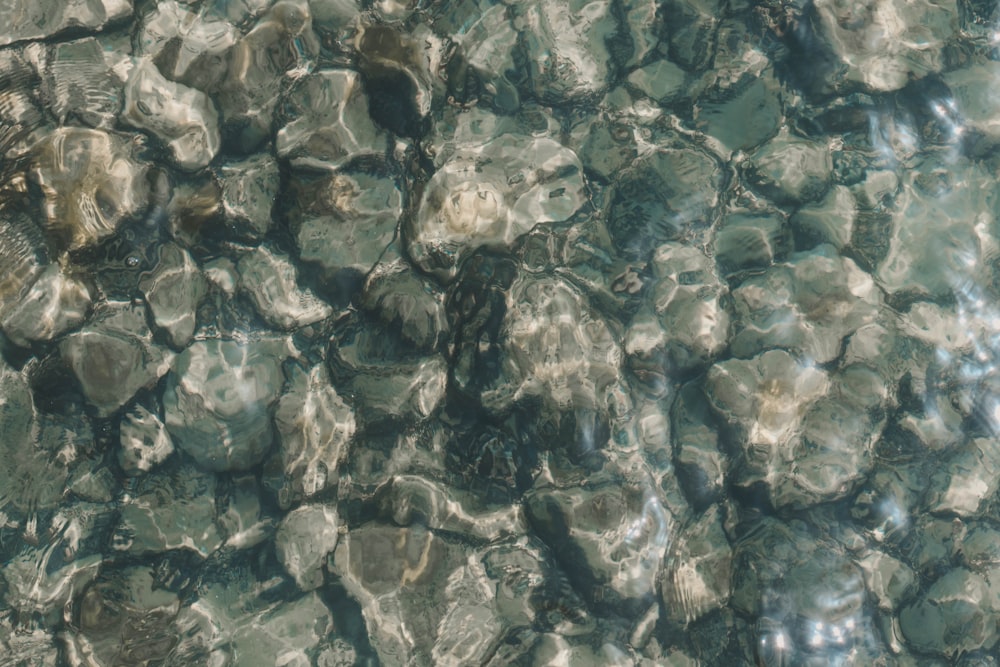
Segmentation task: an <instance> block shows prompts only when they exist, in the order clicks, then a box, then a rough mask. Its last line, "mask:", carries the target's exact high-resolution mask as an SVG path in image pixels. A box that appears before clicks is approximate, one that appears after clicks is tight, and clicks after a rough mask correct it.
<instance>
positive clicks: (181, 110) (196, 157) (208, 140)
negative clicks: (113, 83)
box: [122, 59, 222, 171]
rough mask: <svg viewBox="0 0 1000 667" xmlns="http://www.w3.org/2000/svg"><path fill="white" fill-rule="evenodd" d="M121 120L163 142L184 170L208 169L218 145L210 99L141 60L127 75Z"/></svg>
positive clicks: (219, 143)
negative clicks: (168, 77)
mask: <svg viewBox="0 0 1000 667" xmlns="http://www.w3.org/2000/svg"><path fill="white" fill-rule="evenodd" d="M122 118H123V120H124V121H125V122H127V123H128V124H129V125H132V126H133V127H137V128H139V129H141V130H148V131H149V132H151V133H152V134H153V135H154V136H156V137H157V138H158V139H159V140H160V141H162V142H163V143H164V144H165V145H166V146H167V148H168V149H170V153H171V155H172V157H173V160H174V162H175V163H176V165H177V166H178V167H180V168H181V169H183V170H184V171H197V170H199V169H201V168H202V167H205V166H208V164H209V163H210V162H211V161H212V160H214V159H215V156H216V154H217V153H218V152H219V148H220V146H221V142H222V140H221V137H220V135H219V122H218V111H217V110H216V108H215V104H214V103H213V102H212V100H211V99H209V97H208V96H207V95H205V93H203V92H201V91H200V90H196V89H194V88H188V87H187V86H184V85H182V84H179V83H174V82H173V81H170V80H168V79H166V78H164V77H163V75H162V74H160V71H159V70H158V69H157V68H156V65H154V64H153V62H152V61H151V60H147V59H143V60H140V61H139V62H138V63H137V64H136V65H135V67H134V69H133V70H132V71H131V72H130V73H129V78H128V82H127V83H126V85H125V109H124V112H123V115H122Z"/></svg>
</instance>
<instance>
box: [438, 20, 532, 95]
mask: <svg viewBox="0 0 1000 667" xmlns="http://www.w3.org/2000/svg"><path fill="white" fill-rule="evenodd" d="M471 13H472V16H469V17H468V22H467V23H464V24H462V25H456V26H455V30H454V31H453V32H454V33H455V34H454V35H453V37H452V38H453V39H454V40H455V42H456V43H457V44H459V45H460V47H461V50H460V51H458V52H457V53H455V54H454V55H453V56H452V58H451V60H450V61H449V63H448V69H447V70H446V71H447V74H448V96H449V99H450V100H453V101H454V102H457V103H458V104H470V103H474V102H477V101H479V100H480V99H483V98H485V100H486V101H489V102H492V104H493V106H494V108H497V109H500V110H503V111H507V112H512V111H514V110H516V109H517V108H518V107H519V106H520V103H521V100H520V94H519V93H518V90H517V88H516V87H515V86H514V84H513V83H512V82H511V76H510V75H511V74H512V73H514V72H516V71H517V66H516V65H515V63H514V58H515V54H516V53H517V46H518V39H519V35H518V32H517V30H516V29H515V27H514V24H513V21H512V18H513V17H512V14H513V13H514V12H513V11H512V9H511V8H510V7H507V6H505V5H495V6H493V7H488V8H485V10H480V9H479V8H478V7H476V8H475V11H474V12H471ZM515 78H516V77H515Z"/></svg>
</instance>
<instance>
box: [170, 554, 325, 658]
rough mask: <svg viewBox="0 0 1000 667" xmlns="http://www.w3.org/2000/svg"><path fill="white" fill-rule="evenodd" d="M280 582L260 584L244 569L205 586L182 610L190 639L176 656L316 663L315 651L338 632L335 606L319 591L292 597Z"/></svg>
mask: <svg viewBox="0 0 1000 667" xmlns="http://www.w3.org/2000/svg"><path fill="white" fill-rule="evenodd" d="M279 583H280V582H279V581H278V580H270V581H265V582H258V581H257V580H256V578H254V577H252V576H249V573H248V572H246V571H245V570H241V571H239V572H235V573H232V574H231V575H229V576H228V577H227V578H226V580H224V581H221V582H216V583H212V584H206V585H204V586H203V588H202V590H201V591H200V594H199V596H198V598H197V600H195V601H194V602H193V603H192V604H191V605H190V606H188V607H184V608H182V609H181V610H180V612H179V613H178V614H177V617H176V619H175V621H174V631H175V633H176V634H177V635H178V636H181V637H184V638H185V640H186V641H184V642H181V643H180V644H179V645H178V646H177V648H176V650H175V651H174V652H173V654H172V655H173V656H175V657H176V658H177V659H178V660H179V661H180V662H182V663H186V664H192V663H196V662H208V661H211V662H212V664H215V663H218V664H231V663H232V662H234V661H236V660H238V661H239V662H240V664H241V665H247V666H248V667H270V666H271V665H279V664H280V665H288V666H289V667H292V666H294V667H305V666H306V665H310V664H312V663H311V661H310V659H309V655H310V654H312V653H314V652H316V651H317V650H318V649H319V647H320V646H322V645H323V643H324V641H325V640H326V638H327V637H328V636H329V635H330V634H331V633H332V628H333V617H332V615H331V613H330V609H329V608H328V607H327V606H326V605H325V604H324V603H323V600H322V599H320V597H319V595H318V594H317V593H315V592H313V593H308V594H306V595H303V596H302V597H299V598H295V599H287V592H284V591H280V589H279V590H275V589H276V587H277V585H278V584H279ZM276 597H277V598H278V600H280V601H276Z"/></svg>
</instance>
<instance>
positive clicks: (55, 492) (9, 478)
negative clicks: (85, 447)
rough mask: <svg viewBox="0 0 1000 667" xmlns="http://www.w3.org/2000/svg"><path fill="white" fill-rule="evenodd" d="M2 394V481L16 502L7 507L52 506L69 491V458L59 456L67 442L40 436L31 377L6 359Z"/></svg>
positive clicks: (29, 509) (1, 370)
mask: <svg viewBox="0 0 1000 667" xmlns="http://www.w3.org/2000/svg"><path fill="white" fill-rule="evenodd" d="M0 396H2V397H3V398H2V400H0V431H2V432H3V433H4V437H3V438H0V454H2V458H0V461H2V463H0V484H2V485H3V488H4V489H5V490H6V491H5V493H4V495H5V499H6V500H7V501H8V502H9V503H10V504H11V505H12V507H8V508H5V511H11V510H12V509H16V510H19V511H22V512H32V513H34V512H38V511H41V510H45V509H50V508H52V507H54V506H56V505H57V504H58V502H59V499H60V498H61V497H62V495H63V493H64V491H65V484H66V480H67V477H68V465H67V463H68V462H69V459H68V458H67V457H66V456H63V457H60V456H59V454H60V451H59V450H60V449H61V448H62V447H63V446H65V445H64V443H58V446H57V447H51V443H48V442H46V441H45V440H43V439H42V438H40V428H39V423H38V420H37V412H36V410H35V404H34V400H33V396H32V392H31V388H30V387H29V385H28V379H27V377H26V376H25V375H24V374H23V373H19V372H17V371H14V370H13V369H12V368H10V367H8V366H7V364H6V363H0ZM71 442H72V441H70V443H71ZM66 453H67V454H68V452H66ZM6 518H7V517H6V515H5V516H4V522H6ZM15 525H16V524H15Z"/></svg>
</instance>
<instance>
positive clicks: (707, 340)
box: [625, 243, 729, 385]
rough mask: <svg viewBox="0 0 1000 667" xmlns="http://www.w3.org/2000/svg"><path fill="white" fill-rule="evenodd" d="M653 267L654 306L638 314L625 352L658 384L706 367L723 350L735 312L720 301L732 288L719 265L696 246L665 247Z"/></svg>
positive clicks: (641, 372) (638, 369) (634, 368)
mask: <svg viewBox="0 0 1000 667" xmlns="http://www.w3.org/2000/svg"><path fill="white" fill-rule="evenodd" d="M651 268H652V272H653V275H654V277H655V279H656V282H655V284H654V285H653V287H652V289H651V290H650V292H649V296H650V302H651V306H652V308H651V310H645V309H644V310H642V311H640V313H639V314H637V315H636V317H635V319H634V320H633V322H632V325H631V326H630V327H629V330H628V332H627V333H626V339H625V350H626V352H627V353H628V355H629V363H630V367H631V369H632V371H633V372H635V373H637V374H639V375H640V376H641V377H642V378H643V381H644V382H646V383H649V384H652V385H657V384H660V383H664V382H666V381H667V378H669V377H670V376H671V375H672V374H673V372H674V371H675V370H681V371H683V370H688V369H691V368H693V367H696V366H698V365H700V364H704V363H705V362H707V361H709V360H710V359H711V358H712V357H714V356H715V355H716V354H718V353H719V352H720V351H722V349H723V347H725V344H726V339H727V336H728V332H729V314H728V313H727V312H726V311H725V310H724V309H723V307H722V304H721V302H720V298H721V297H722V296H723V295H724V294H725V292H726V289H725V286H724V285H723V284H722V282H721V281H720V280H719V276H718V274H717V273H716V271H715V266H714V263H713V262H712V260H711V259H709V258H708V257H706V256H705V254H704V253H702V252H701V251H699V250H697V249H696V248H691V247H687V246H683V245H680V244H674V243H670V244H665V245H662V246H660V247H659V248H657V250H656V252H655V253H654V255H653V261H652V265H651Z"/></svg>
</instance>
